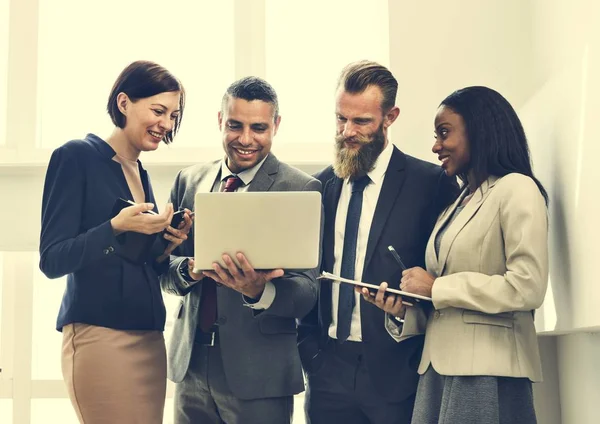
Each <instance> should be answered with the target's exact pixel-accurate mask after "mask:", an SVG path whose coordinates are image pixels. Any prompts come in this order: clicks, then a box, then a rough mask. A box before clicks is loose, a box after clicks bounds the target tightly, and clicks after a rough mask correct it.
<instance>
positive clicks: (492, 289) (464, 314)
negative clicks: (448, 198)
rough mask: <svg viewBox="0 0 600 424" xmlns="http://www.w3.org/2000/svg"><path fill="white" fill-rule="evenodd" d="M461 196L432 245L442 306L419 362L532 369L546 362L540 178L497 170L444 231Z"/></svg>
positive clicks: (451, 369)
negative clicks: (541, 345)
mask: <svg viewBox="0 0 600 424" xmlns="http://www.w3.org/2000/svg"><path fill="white" fill-rule="evenodd" d="M461 198H462V196H461V197H460V198H459V199H458V200H457V201H456V202H455V203H454V205H452V206H450V207H448V208H447V209H446V210H445V211H444V212H443V213H442V214H441V215H440V217H439V218H438V221H437V223H436V226H435V227H434V230H433V233H432V234H431V237H430V239H429V243H428V245H427V249H426V253H425V254H426V258H425V261H426V265H427V270H428V271H429V272H431V273H432V274H434V275H437V276H439V277H438V278H437V279H436V280H435V283H434V285H433V289H432V298H433V305H434V307H435V310H433V311H431V313H430V314H429V316H428V320H427V330H426V333H425V347H424V350H423V356H422V358H421V363H420V365H419V373H420V374H423V373H424V372H425V371H426V370H427V368H428V366H429V364H431V365H433V368H434V369H435V370H436V371H437V372H438V373H440V374H442V375H453V376H456V375H490V376H506V377H527V378H529V379H530V380H532V381H541V379H542V370H541V364H540V358H539V351H538V343H537V336H536V331H535V327H534V324H533V312H532V311H533V310H534V309H536V308H539V307H540V305H541V304H542V301H543V300H544V295H545V293H546V287H547V282H548V219H547V212H546V205H545V203H544V198H543V197H542V195H541V193H540V191H539V190H538V187H537V185H536V184H535V182H534V181H533V180H532V179H531V178H529V177H526V176H524V175H521V174H516V173H513V174H509V175H506V176H504V177H502V178H496V177H491V178H489V179H488V180H487V181H485V182H484V183H483V184H482V186H481V189H478V190H477V191H476V192H475V193H474V194H473V197H472V198H471V200H470V201H469V202H468V203H467V205H466V206H465V208H464V209H463V210H462V211H461V212H460V213H459V214H458V216H457V217H456V218H455V220H454V221H453V222H452V223H451V224H450V225H449V226H448V229H447V230H446V233H445V234H444V235H443V236H442V240H441V245H440V251H439V257H438V256H437V255H436V253H435V248H434V240H435V237H436V235H437V233H438V232H439V231H440V229H441V228H442V226H443V224H444V223H445V222H446V221H447V220H448V218H450V216H451V215H452V212H453V211H454V210H455V209H456V207H457V205H458V203H459V202H460V200H461Z"/></svg>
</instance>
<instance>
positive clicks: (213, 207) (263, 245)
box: [194, 191, 321, 272]
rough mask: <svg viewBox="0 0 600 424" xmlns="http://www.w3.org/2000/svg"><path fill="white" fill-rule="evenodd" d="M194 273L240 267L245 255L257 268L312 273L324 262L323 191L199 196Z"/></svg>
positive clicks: (196, 216)
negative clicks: (227, 262)
mask: <svg viewBox="0 0 600 424" xmlns="http://www.w3.org/2000/svg"><path fill="white" fill-rule="evenodd" d="M194 212H195V217H194V255H195V258H194V262H195V267H194V271H195V272H198V271H201V270H207V269H212V263H213V262H218V263H220V264H221V265H223V266H224V263H223V260H222V258H221V256H222V254H223V253H227V254H229V256H231V257H232V258H233V260H234V261H235V262H236V263H237V264H238V265H239V263H238V261H237V258H236V256H235V254H236V253H237V252H242V253H243V254H244V255H246V257H247V258H248V260H249V262H250V264H251V265H252V266H253V267H254V269H275V268H283V269H296V270H301V269H310V268H315V267H316V266H317V265H318V264H319V252H320V231H321V193H319V192H316V191H285V192H244V193H222V192H221V193H196V198H195V205H194Z"/></svg>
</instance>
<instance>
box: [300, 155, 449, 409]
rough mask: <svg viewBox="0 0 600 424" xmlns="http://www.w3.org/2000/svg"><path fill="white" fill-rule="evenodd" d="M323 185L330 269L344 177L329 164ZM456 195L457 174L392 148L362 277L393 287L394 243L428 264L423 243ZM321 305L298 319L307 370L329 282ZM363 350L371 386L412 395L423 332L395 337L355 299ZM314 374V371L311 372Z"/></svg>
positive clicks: (319, 335) (406, 257) (413, 260)
mask: <svg viewBox="0 0 600 424" xmlns="http://www.w3.org/2000/svg"><path fill="white" fill-rule="evenodd" d="M316 177H317V179H319V180H320V181H321V182H322V183H323V207H324V210H325V227H324V233H323V252H322V255H323V259H322V265H321V268H322V270H324V271H328V272H333V262H334V256H333V249H334V241H335V217H336V213H337V206H338V202H339V199H340V193H341V190H342V185H343V180H342V179H340V178H338V177H336V176H335V174H334V172H333V169H332V167H331V166H330V167H328V168H326V169H324V170H323V171H321V172H320V173H319V174H317V175H316ZM457 194H458V186H457V184H456V181H455V179H454V178H449V177H447V176H446V174H445V173H444V171H443V170H442V169H441V168H440V167H439V166H436V165H434V164H431V163H429V162H425V161H422V160H419V159H416V158H413V157H411V156H408V155H405V154H404V153H402V152H401V151H400V150H399V149H397V148H396V147H394V151H393V153H392V157H391V159H390V164H389V165H388V168H387V170H386V173H385V178H384V181H383V186H382V187H381V193H380V194H379V199H378V201H377V206H376V208H375V213H374V215H373V222H372V224H371V228H370V230H369V238H368V242H367V252H366V257H365V264H364V271H363V277H362V281H365V282H368V283H373V284H379V283H381V282H383V281H386V282H388V283H389V285H390V287H393V288H398V287H399V284H400V278H401V276H402V272H401V270H400V269H399V267H398V264H397V263H396V261H395V260H394V258H393V257H392V255H391V254H390V253H389V251H388V246H389V245H393V246H394V248H395V249H396V251H397V252H398V254H399V255H400V257H401V258H402V260H403V262H404V264H405V265H406V266H407V267H409V268H411V267H415V266H420V267H425V246H426V245H427V241H428V240H429V235H430V234H431V231H432V229H433V226H434V223H435V221H436V219H437V217H438V215H439V213H440V212H441V211H442V210H443V209H444V208H445V207H446V206H447V205H448V204H449V203H450V201H451V199H453V198H455V197H456V195H457ZM320 287H321V290H320V292H319V300H318V306H317V307H315V309H314V310H313V311H312V312H311V313H310V314H309V315H308V316H307V317H305V319H304V320H302V323H301V327H300V331H299V333H300V338H299V340H300V345H299V348H300V356H301V358H302V361H303V364H304V365H305V368H306V369H307V370H308V372H311V371H312V370H311V368H315V367H317V366H318V365H317V364H314V363H312V362H315V361H316V362H318V361H317V358H318V356H319V355H318V354H317V352H318V349H320V348H321V349H322V348H323V344H324V343H325V342H326V340H327V338H328V335H327V332H328V328H329V325H330V323H331V302H332V300H331V283H330V282H326V281H323V280H322V282H321V286H320ZM360 302H361V304H360V318H361V328H362V339H363V342H362V345H363V352H364V356H365V360H366V364H367V368H368V370H369V375H370V378H371V381H372V382H373V385H374V386H375V388H376V389H377V391H378V392H379V394H380V395H382V396H384V397H385V398H386V399H387V400H388V401H390V402H400V401H402V400H404V399H406V398H408V397H409V396H411V395H412V394H413V393H415V390H416V387H417V382H418V377H419V376H418V374H417V366H418V364H419V360H420V359H421V352H422V349H423V336H415V337H412V338H410V339H407V340H404V341H402V342H400V343H398V342H396V341H395V340H394V339H392V337H391V336H390V335H389V334H388V332H387V330H386V328H385V326H384V324H385V313H384V312H383V311H382V310H381V309H379V308H377V307H376V306H374V305H372V304H370V303H367V302H365V301H364V299H363V298H362V297H361V298H360ZM315 372H318V371H317V370H315Z"/></svg>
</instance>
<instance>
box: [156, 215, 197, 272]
mask: <svg viewBox="0 0 600 424" xmlns="http://www.w3.org/2000/svg"><path fill="white" fill-rule="evenodd" d="M183 213H184V215H183V221H181V223H180V224H179V228H173V227H171V226H170V225H169V226H168V227H167V232H166V233H165V234H164V235H163V237H164V238H165V239H166V240H168V241H169V244H168V245H167V248H166V249H165V251H164V252H163V254H162V255H161V256H159V257H158V258H156V262H158V263H161V262H162V261H164V260H165V259H166V258H168V257H169V255H170V254H171V253H172V252H173V250H175V249H176V248H177V247H179V245H181V243H183V242H184V241H185V240H187V238H188V234H189V232H190V229H191V228H192V222H193V217H192V211H190V210H189V209H187V208H186V209H184V212H183Z"/></svg>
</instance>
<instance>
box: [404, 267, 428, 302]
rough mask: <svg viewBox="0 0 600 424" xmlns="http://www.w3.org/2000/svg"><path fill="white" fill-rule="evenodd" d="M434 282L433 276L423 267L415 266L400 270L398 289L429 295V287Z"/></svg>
mask: <svg viewBox="0 0 600 424" xmlns="http://www.w3.org/2000/svg"><path fill="white" fill-rule="evenodd" d="M434 282H435V277H434V276H433V275H431V274H430V273H428V272H427V271H425V270H424V269H423V268H421V267H418V266H416V267H414V268H410V269H407V270H404V271H403V272H402V279H401V280H400V290H402V291H405V292H409V293H414V294H419V295H421V296H426V297H431V289H432V287H433V283H434Z"/></svg>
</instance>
